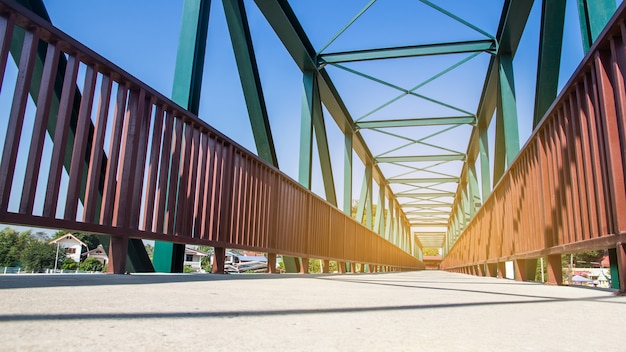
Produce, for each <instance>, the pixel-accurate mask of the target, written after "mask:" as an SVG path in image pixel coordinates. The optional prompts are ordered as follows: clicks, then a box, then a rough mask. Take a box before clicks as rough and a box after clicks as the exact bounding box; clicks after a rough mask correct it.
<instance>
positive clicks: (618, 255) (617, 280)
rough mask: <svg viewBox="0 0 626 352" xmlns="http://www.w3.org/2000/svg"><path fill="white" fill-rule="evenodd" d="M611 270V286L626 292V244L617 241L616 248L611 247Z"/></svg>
mask: <svg viewBox="0 0 626 352" xmlns="http://www.w3.org/2000/svg"><path fill="white" fill-rule="evenodd" d="M609 261H610V265H611V267H610V270H611V288H614V289H619V291H620V292H621V293H626V245H625V244H623V243H619V242H618V243H617V246H616V247H615V248H609Z"/></svg>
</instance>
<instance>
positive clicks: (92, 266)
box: [78, 257, 104, 271]
mask: <svg viewBox="0 0 626 352" xmlns="http://www.w3.org/2000/svg"><path fill="white" fill-rule="evenodd" d="M103 267H104V266H103V265H102V263H100V261H99V260H98V259H96V258H94V257H89V258H87V259H85V260H83V262H82V263H80V265H79V266H78V269H79V270H83V271H102V268H103Z"/></svg>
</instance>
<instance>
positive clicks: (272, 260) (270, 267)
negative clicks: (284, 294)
mask: <svg viewBox="0 0 626 352" xmlns="http://www.w3.org/2000/svg"><path fill="white" fill-rule="evenodd" d="M267 273H268V274H276V253H267Z"/></svg>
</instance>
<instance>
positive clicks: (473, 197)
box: [467, 161, 481, 219]
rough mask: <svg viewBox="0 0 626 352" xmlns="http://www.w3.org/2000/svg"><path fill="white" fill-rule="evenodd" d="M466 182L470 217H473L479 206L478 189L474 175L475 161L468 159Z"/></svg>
mask: <svg viewBox="0 0 626 352" xmlns="http://www.w3.org/2000/svg"><path fill="white" fill-rule="evenodd" d="M467 178H468V184H469V195H470V196H469V197H470V204H469V206H470V208H469V213H470V219H472V218H474V215H476V212H477V211H478V208H480V205H481V201H480V191H479V190H478V176H477V175H476V161H470V162H469V164H468V176H467Z"/></svg>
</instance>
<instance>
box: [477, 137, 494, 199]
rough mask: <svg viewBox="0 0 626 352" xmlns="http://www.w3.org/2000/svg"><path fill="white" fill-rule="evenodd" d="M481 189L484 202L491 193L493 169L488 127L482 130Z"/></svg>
mask: <svg viewBox="0 0 626 352" xmlns="http://www.w3.org/2000/svg"><path fill="white" fill-rule="evenodd" d="M479 147H480V189H481V191H482V203H483V204H484V203H485V201H486V200H487V198H488V197H489V195H490V194H491V177H490V175H491V170H490V168H489V161H490V159H489V135H488V134H487V129H486V128H482V129H481V130H480V142H479Z"/></svg>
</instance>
